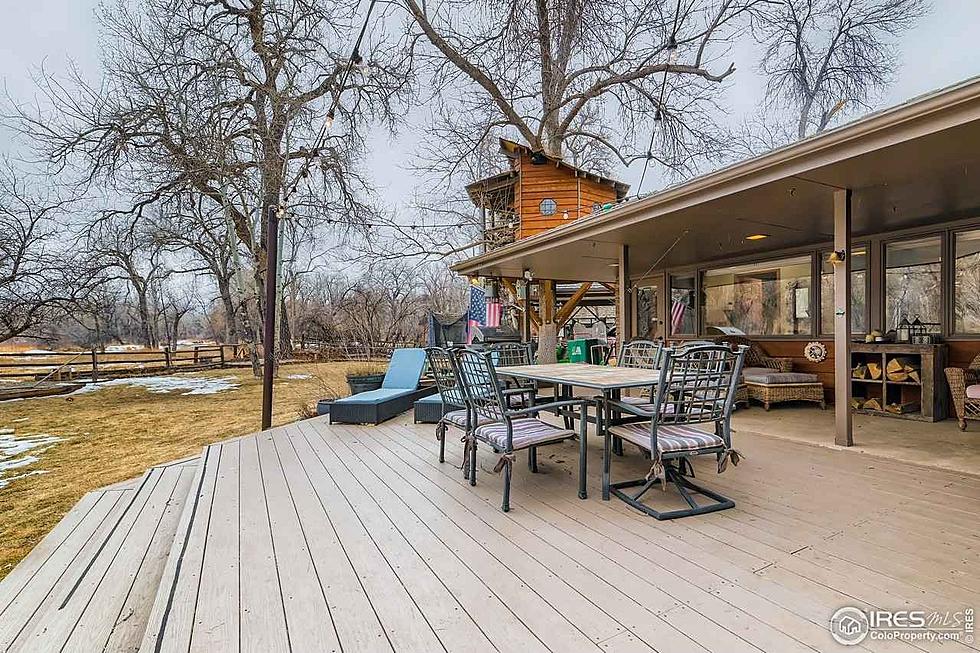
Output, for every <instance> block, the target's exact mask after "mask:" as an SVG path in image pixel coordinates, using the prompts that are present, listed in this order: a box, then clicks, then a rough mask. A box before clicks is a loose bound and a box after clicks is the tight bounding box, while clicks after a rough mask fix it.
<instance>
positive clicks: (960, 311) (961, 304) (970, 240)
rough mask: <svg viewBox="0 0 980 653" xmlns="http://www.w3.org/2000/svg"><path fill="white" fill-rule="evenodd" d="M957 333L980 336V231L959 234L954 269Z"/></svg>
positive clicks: (955, 326)
mask: <svg viewBox="0 0 980 653" xmlns="http://www.w3.org/2000/svg"><path fill="white" fill-rule="evenodd" d="M953 275H954V288H953V300H954V301H953V317H954V319H955V325H954V331H955V333H980V230H974V231H965V232H963V233H958V234H956V258H955V265H954V268H953Z"/></svg>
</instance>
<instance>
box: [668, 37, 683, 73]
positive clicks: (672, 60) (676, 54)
mask: <svg viewBox="0 0 980 653" xmlns="http://www.w3.org/2000/svg"><path fill="white" fill-rule="evenodd" d="M680 58H681V51H680V48H678V47H677V37H675V36H674V35H673V34H671V35H670V39H669V40H668V41H667V62H668V63H669V64H670V65H671V66H675V65H677V61H678V60H679V59H680Z"/></svg>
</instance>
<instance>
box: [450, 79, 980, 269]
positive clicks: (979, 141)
mask: <svg viewBox="0 0 980 653" xmlns="http://www.w3.org/2000/svg"><path fill="white" fill-rule="evenodd" d="M839 189H850V190H852V198H853V199H852V204H853V212H854V218H853V220H854V232H855V233H856V234H861V233H875V232H881V231H884V230H888V229H900V228H905V227H909V226H914V225H916V224H922V223H923V222H924V221H925V222H927V221H928V220H929V219H930V218H931V217H934V216H937V215H940V214H943V215H947V216H949V215H957V214H958V215H964V216H965V215H968V214H970V212H975V211H978V210H980V78H976V77H975V78H971V79H968V80H965V81H963V82H960V83H958V84H955V85H953V86H950V87H947V88H945V89H942V90H939V91H935V92H932V93H929V94H926V95H923V96H920V97H917V98H914V99H912V100H909V101H908V102H905V103H903V104H900V105H898V106H895V107H891V108H888V109H884V110H882V111H878V112H876V113H873V114H870V115H868V116H865V117H863V118H860V119H858V120H855V121H853V122H851V123H848V124H845V125H843V126H840V127H837V128H835V129H832V130H828V131H826V132H823V133H821V134H818V135H816V136H811V137H809V138H806V139H803V140H801V141H798V142H795V143H792V144H790V145H787V146H785V147H781V148H778V149H775V150H772V151H770V152H766V153H764V154H762V155H759V156H755V157H752V158H749V159H746V160H743V161H739V162H737V163H735V164H732V165H729V166H727V167H724V168H720V169H718V170H715V171H713V172H710V173H707V174H705V175H701V176H699V177H695V178H694V179H691V180H688V181H685V182H683V183H680V184H676V185H674V186H670V187H668V188H665V189H663V190H661V191H658V192H656V193H653V194H651V195H648V196H645V197H642V198H638V199H631V200H629V201H626V202H621V203H620V204H618V205H617V206H616V207H615V208H613V209H612V210H610V211H606V212H604V213H600V214H596V215H591V216H586V217H583V218H581V219H579V220H575V221H573V222H570V223H568V224H565V225H561V226H559V227H556V228H555V229H552V230H550V231H547V232H544V233H541V234H537V235H535V236H531V237H529V238H525V239H522V240H519V241H517V242H514V243H512V244H509V245H507V246H505V247H502V248H499V249H496V250H493V251H492V252H488V253H486V254H482V255H480V256H475V257H473V258H470V259H468V260H465V261H462V262H461V263H458V264H456V265H455V266H453V269H454V270H456V271H458V272H460V273H464V274H471V275H485V276H520V275H521V273H522V270H526V269H530V270H532V271H533V273H534V275H535V276H536V277H537V278H552V279H559V280H568V281H572V280H586V279H587V280H601V281H607V280H608V281H611V280H615V278H616V276H615V274H616V273H615V267H614V266H615V264H616V262H618V260H619V252H620V250H621V246H622V245H629V246H631V247H630V263H631V265H630V274H631V275H633V276H636V275H641V276H642V274H643V273H644V272H645V271H647V270H648V269H659V268H662V267H676V266H679V265H687V264H693V263H696V262H700V261H708V260H711V259H712V258H716V259H718V258H725V257H726V256H731V255H733V254H739V255H740V254H746V255H748V254H751V253H753V252H756V253H758V252H762V251H769V250H772V249H776V248H777V247H792V246H802V245H804V244H812V243H819V242H824V241H828V240H830V239H831V237H832V233H833V227H832V207H833V193H834V191H836V190H839ZM757 232H764V233H769V235H770V236H771V237H770V238H767V239H765V240H761V241H752V242H746V241H745V240H744V237H745V236H746V235H749V234H753V233H757ZM675 240H676V241H677V242H675ZM672 243H673V245H672ZM651 266H652V267H651Z"/></svg>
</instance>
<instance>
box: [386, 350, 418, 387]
mask: <svg viewBox="0 0 980 653" xmlns="http://www.w3.org/2000/svg"><path fill="white" fill-rule="evenodd" d="M423 369H425V350H424V349H418V348H412V349H396V350H395V351H393V352H392V353H391V361H389V362H388V371H387V372H385V380H384V382H382V384H381V388H382V389H393V390H414V389H416V388H417V387H419V381H420V380H421V379H422V370H423Z"/></svg>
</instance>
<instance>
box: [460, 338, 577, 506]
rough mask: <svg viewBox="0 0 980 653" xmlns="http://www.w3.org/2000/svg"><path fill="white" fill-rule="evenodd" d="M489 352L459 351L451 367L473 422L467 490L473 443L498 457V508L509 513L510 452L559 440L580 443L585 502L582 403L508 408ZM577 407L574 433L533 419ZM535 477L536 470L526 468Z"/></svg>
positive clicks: (467, 459)
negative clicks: (501, 492)
mask: <svg viewBox="0 0 980 653" xmlns="http://www.w3.org/2000/svg"><path fill="white" fill-rule="evenodd" d="M492 357H493V352H489V351H476V350H473V349H464V350H462V351H459V352H453V354H452V361H453V363H454V364H455V365H456V374H457V378H458V379H459V380H460V382H461V383H462V386H463V389H464V392H465V396H466V405H467V409H468V410H469V411H470V414H471V419H474V420H476V421H477V422H478V425H477V426H476V427H475V428H473V429H472V430H471V431H470V432H469V433H467V435H466V436H465V438H466V439H465V442H466V446H465V448H464V454H463V458H464V465H465V466H466V467H468V471H467V472H466V473H464V476H466V477H467V478H468V479H469V481H470V485H476V459H477V443H478V442H482V443H484V444H486V445H488V446H489V447H490V448H491V449H492V450H493V452H494V453H495V454H497V455H499V456H500V459H499V460H498V461H497V465H496V467H495V468H494V471H495V472H500V471H501V470H503V472H504V496H503V502H502V504H501V508H502V509H503V510H504V512H507V511H509V510H510V482H511V475H512V472H513V470H512V467H513V464H514V460H515V455H514V454H515V452H517V451H520V450H522V449H535V450H536V449H537V447H540V446H544V445H549V444H557V443H559V442H562V441H564V440H568V439H573V438H576V437H577V438H579V443H580V453H579V496H580V497H582V498H585V497H584V496H583V495H584V493H585V492H584V488H585V479H586V456H584V455H582V454H583V453H584V448H585V447H584V445H585V437H586V406H587V405H588V403H589V402H588V400H586V399H566V400H562V401H553V402H550V403H545V404H534V405H532V406H528V407H524V408H512V407H511V406H510V403H509V398H508V396H507V395H506V394H505V391H504V390H503V386H502V385H501V383H500V380H499V378H498V377H497V372H496V369H495V368H494V364H493V358H492ZM572 406H578V407H579V413H580V414H579V417H580V418H581V419H580V421H579V430H578V433H576V432H575V431H574V430H571V429H566V428H562V427H560V426H555V425H553V424H549V423H548V422H545V421H542V420H540V419H538V418H537V417H536V415H537V414H538V413H539V412H541V411H549V410H557V409H560V408H569V407H572ZM531 469H532V471H537V466H536V464H535V465H532V466H531Z"/></svg>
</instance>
